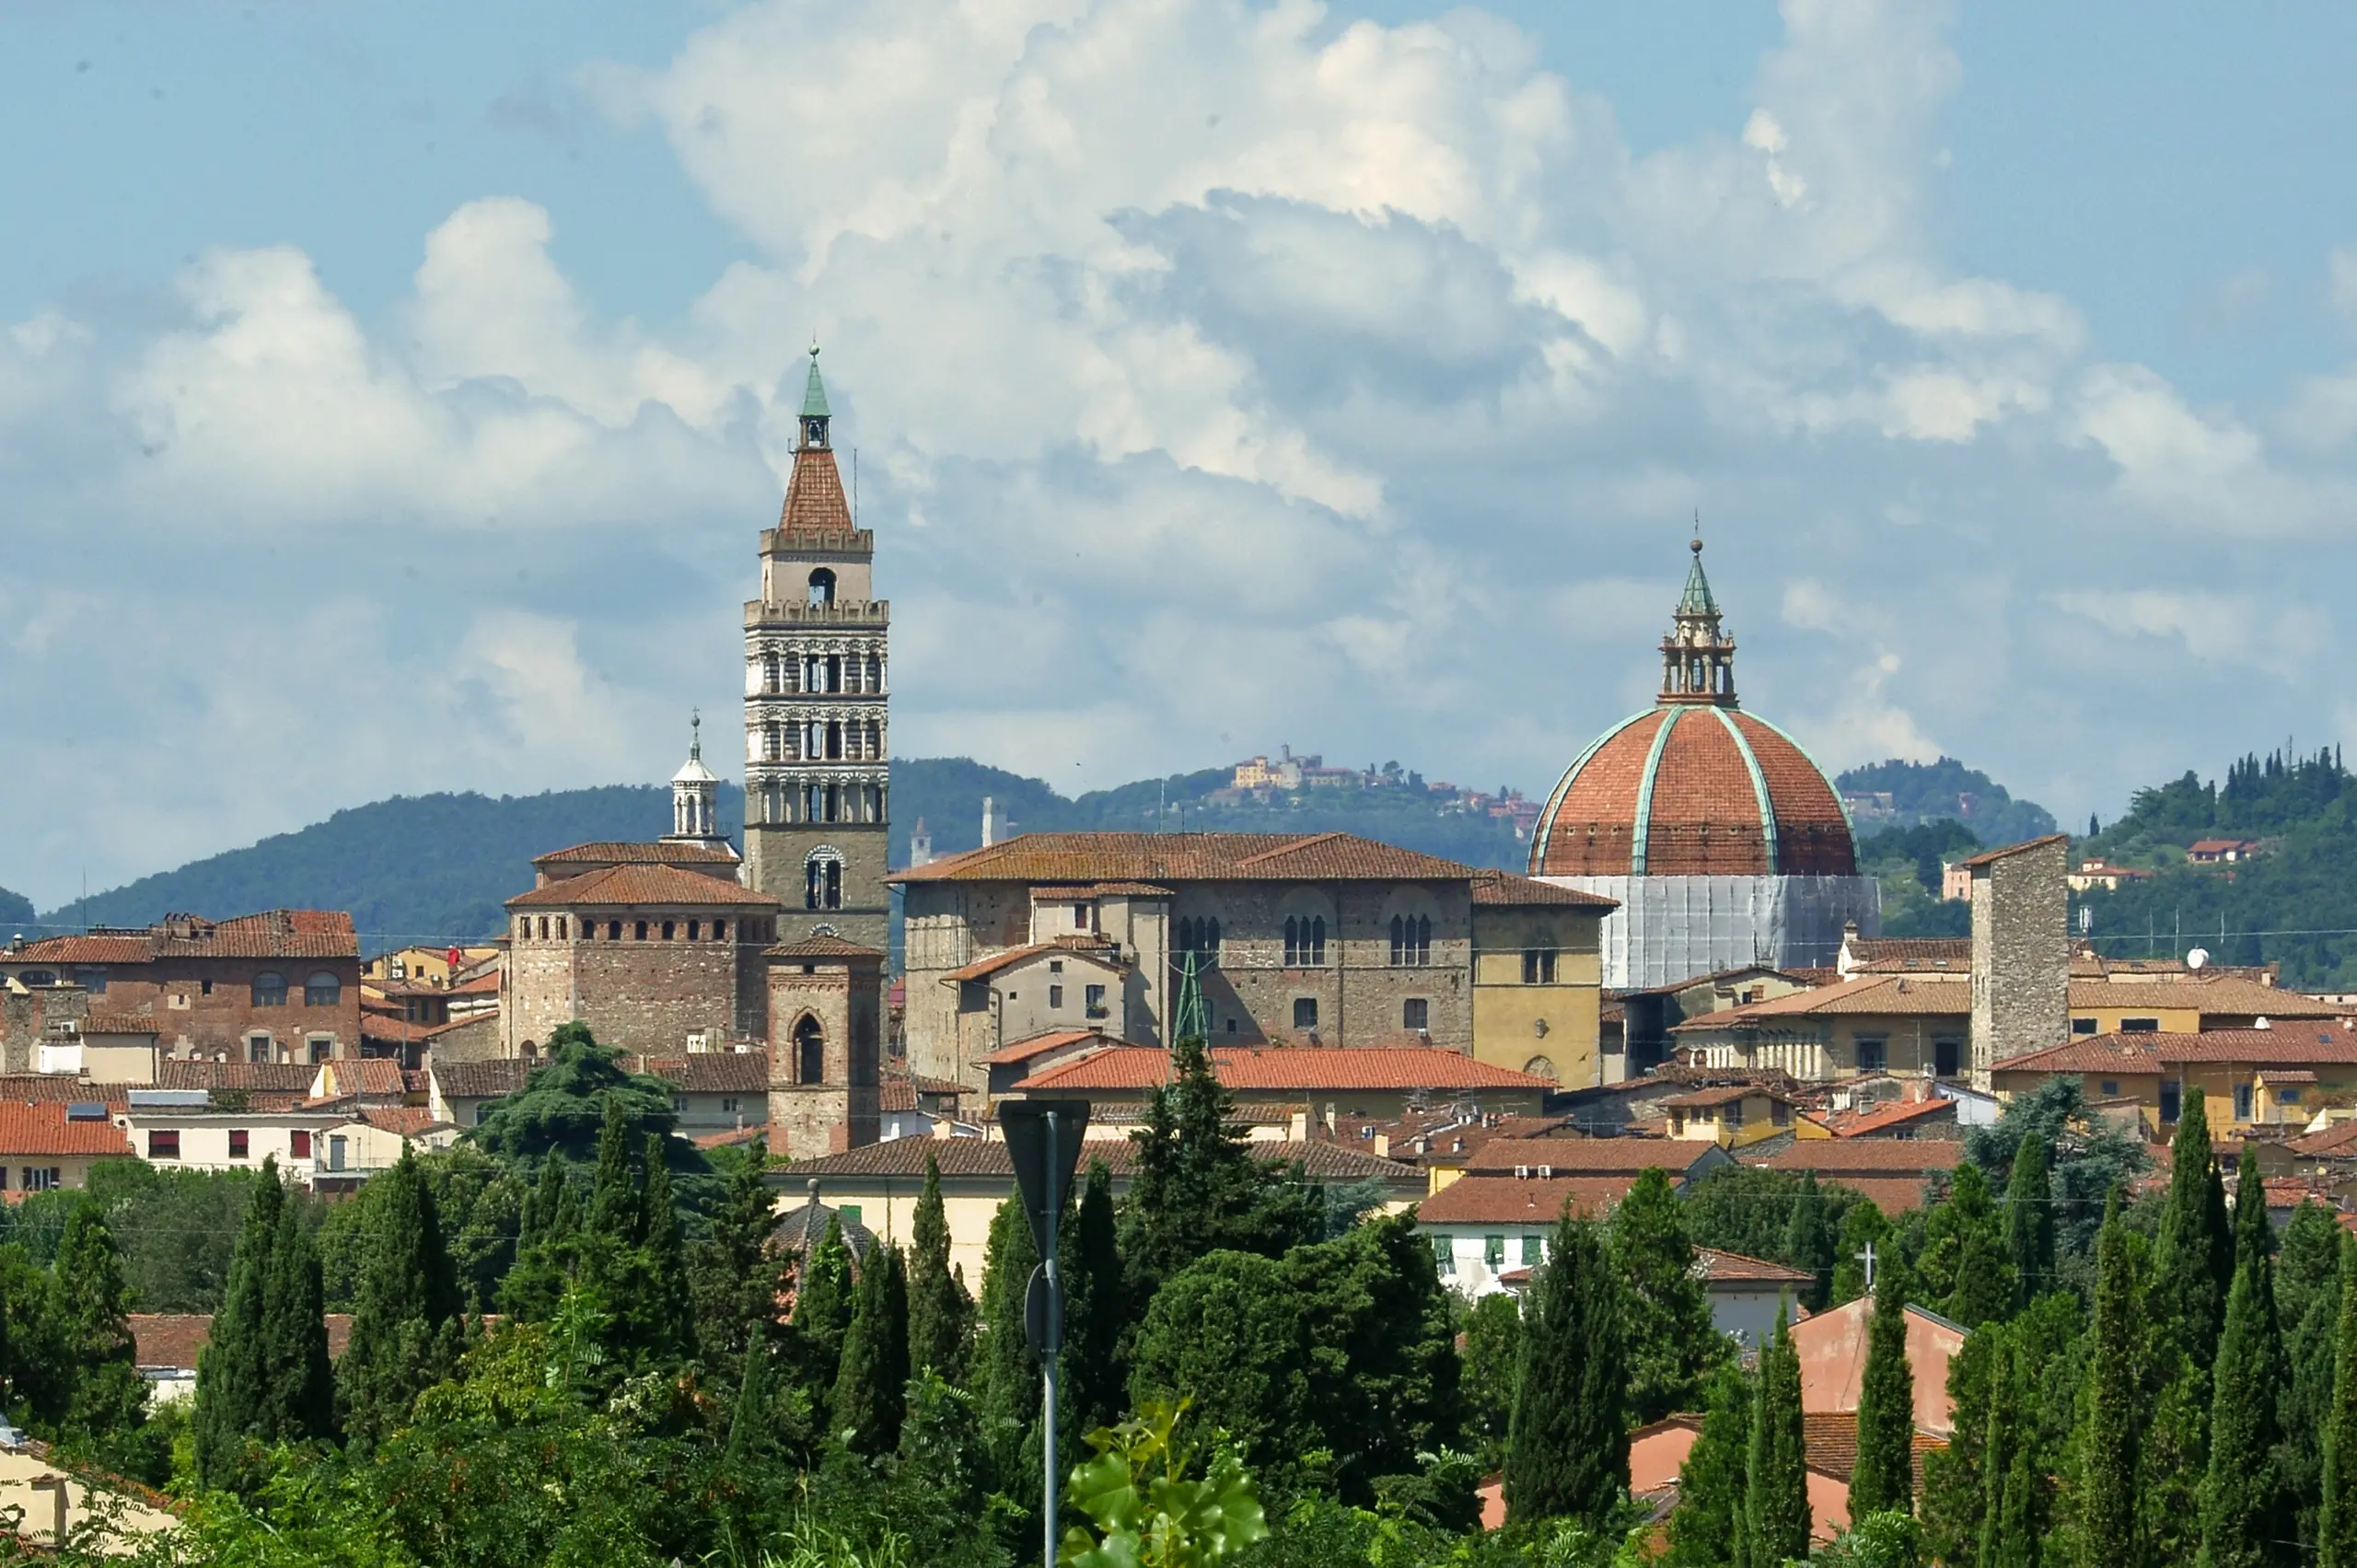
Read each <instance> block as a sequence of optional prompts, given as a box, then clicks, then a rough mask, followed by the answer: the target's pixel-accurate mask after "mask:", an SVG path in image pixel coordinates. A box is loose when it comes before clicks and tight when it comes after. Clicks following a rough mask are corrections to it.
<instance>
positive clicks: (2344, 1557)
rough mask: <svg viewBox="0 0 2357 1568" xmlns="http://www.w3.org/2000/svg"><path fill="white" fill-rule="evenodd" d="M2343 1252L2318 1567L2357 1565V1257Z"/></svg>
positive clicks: (2351, 1567)
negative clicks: (2353, 1259) (2352, 1258)
mask: <svg viewBox="0 0 2357 1568" xmlns="http://www.w3.org/2000/svg"><path fill="white" fill-rule="evenodd" d="M2352 1251H2357V1248H2347V1247H2344V1248H2342V1249H2341V1252H2340V1318H2339V1319H2338V1321H2337V1323H2336V1325H2335V1332H2334V1334H2333V1355H2332V1404H2331V1408H2330V1410H2329V1411H2328V1413H2327V1415H2326V1417H2325V1423H2324V1497H2323V1503H2322V1506H2321V1507H2320V1508H2319V1510H2318V1512H2317V1516H2316V1562H2317V1564H2318V1568H2357V1261H2352V1260H2351V1257H2350V1254H2351V1252H2352Z"/></svg>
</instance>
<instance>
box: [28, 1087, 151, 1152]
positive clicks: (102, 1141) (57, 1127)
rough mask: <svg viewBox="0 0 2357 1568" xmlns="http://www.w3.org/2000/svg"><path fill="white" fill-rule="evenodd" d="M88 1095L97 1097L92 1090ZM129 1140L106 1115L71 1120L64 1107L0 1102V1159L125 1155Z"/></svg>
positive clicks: (129, 1148) (127, 1150) (51, 1104)
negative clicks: (89, 1118)
mask: <svg viewBox="0 0 2357 1568" xmlns="http://www.w3.org/2000/svg"><path fill="white" fill-rule="evenodd" d="M88 1098H93V1099H95V1098H98V1097H97V1096H96V1094H95V1093H93V1094H92V1095H91V1096H89V1097H88ZM130 1153H131V1140H130V1139H128V1138H126V1137H125V1136H124V1135H123V1132H122V1128H120V1127H117V1126H116V1125H115V1124H114V1123H113V1122H111V1121H107V1120H106V1119H105V1118H103V1117H100V1118H94V1119H92V1120H90V1121H74V1120H70V1119H69V1118H68V1117H67V1116H66V1114H65V1107H64V1106H63V1105H60V1104H57V1103H55V1102H51V1103H47V1104H41V1105H0V1159H16V1158H17V1157H19V1156H21V1157H24V1158H28V1159H30V1158H35V1157H38V1156H64V1155H73V1156H107V1155H121V1156H128V1155H129V1154H130Z"/></svg>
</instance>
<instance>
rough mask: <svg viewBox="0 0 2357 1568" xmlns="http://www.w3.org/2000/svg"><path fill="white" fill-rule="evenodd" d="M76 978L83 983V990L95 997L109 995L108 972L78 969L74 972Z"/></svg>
mask: <svg viewBox="0 0 2357 1568" xmlns="http://www.w3.org/2000/svg"><path fill="white" fill-rule="evenodd" d="M74 978H75V980H76V981H80V982H81V985H82V989H83V990H85V991H87V992H88V993H90V994H91V995H93V996H104V995H105V994H106V993H107V971H106V970H101V969H77V970H75V971H74Z"/></svg>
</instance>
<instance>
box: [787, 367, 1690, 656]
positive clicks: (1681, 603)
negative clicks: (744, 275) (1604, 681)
mask: <svg viewBox="0 0 2357 1568" xmlns="http://www.w3.org/2000/svg"><path fill="white" fill-rule="evenodd" d="M810 374H811V375H812V376H814V377H815V376H817V375H818V374H819V369H818V366H817V365H816V364H813V365H812V366H811V368H810ZM1687 548H1688V549H1689V550H1691V551H1693V552H1694V563H1693V564H1692V565H1690V566H1689V567H1687V568H1686V591H1685V592H1684V593H1682V594H1680V595H1678V614H1680V615H1716V614H1718V612H1719V601H1718V600H1717V599H1715V598H1712V597H1711V579H1710V578H1708V577H1706V576H1704V575H1702V541H1701V540H1699V539H1698V540H1694V542H1693V543H1691V544H1690V545H1689V546H1688V547H1687Z"/></svg>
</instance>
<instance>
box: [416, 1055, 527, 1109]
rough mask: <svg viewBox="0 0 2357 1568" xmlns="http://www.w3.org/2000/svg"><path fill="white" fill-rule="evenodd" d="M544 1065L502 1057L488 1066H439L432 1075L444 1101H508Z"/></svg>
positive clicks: (485, 1064) (446, 1064)
mask: <svg viewBox="0 0 2357 1568" xmlns="http://www.w3.org/2000/svg"><path fill="white" fill-rule="evenodd" d="M545 1065H546V1063H540V1062H525V1061H522V1060H519V1059H517V1058H516V1057H512V1056H501V1057H493V1059H492V1060H490V1061H488V1062H436V1063H435V1064H434V1066H433V1069H432V1071H433V1074H434V1079H435V1082H436V1083H438V1084H440V1085H441V1086H442V1093H443V1095H444V1097H445V1098H449V1097H453V1096H455V1097H457V1098H462V1099H505V1098H506V1097H507V1096H509V1095H512V1094H514V1093H515V1092H516V1091H517V1090H518V1089H520V1088H522V1087H523V1086H525V1085H526V1084H527V1083H528V1082H529V1081H530V1079H531V1076H532V1070H533V1069H534V1068H536V1067H540V1066H545Z"/></svg>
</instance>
